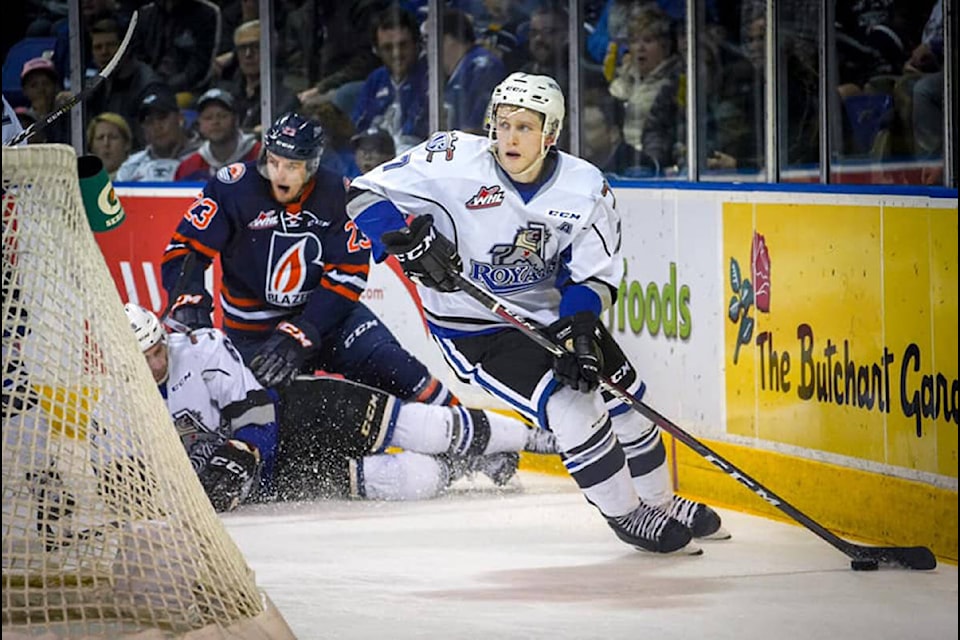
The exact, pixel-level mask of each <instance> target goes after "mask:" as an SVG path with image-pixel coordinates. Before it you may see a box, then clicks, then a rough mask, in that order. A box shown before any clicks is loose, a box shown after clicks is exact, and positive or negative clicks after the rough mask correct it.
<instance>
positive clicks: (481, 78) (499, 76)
mask: <svg viewBox="0 0 960 640" xmlns="http://www.w3.org/2000/svg"><path fill="white" fill-rule="evenodd" d="M442 22H443V24H442V26H441V27H442V28H441V38H442V39H441V43H440V48H441V58H442V64H443V71H444V74H445V75H446V78H447V83H446V86H445V87H444V90H443V107H444V114H443V115H444V116H445V118H444V122H443V128H445V129H459V130H461V131H466V132H468V133H477V134H483V131H484V119H485V117H486V110H487V102H489V97H490V95H491V94H492V93H493V88H494V87H495V86H497V84H498V83H499V82H500V81H501V80H503V79H504V78H505V77H506V75H507V73H506V69H505V68H504V66H503V63H502V62H501V61H500V59H499V58H498V57H497V56H495V55H494V54H492V53H490V52H489V51H488V50H487V49H485V48H484V47H483V46H481V45H479V44H477V42H476V35H475V33H474V31H473V24H472V23H471V22H470V18H469V17H468V16H467V15H466V14H465V13H463V12H462V11H457V10H455V9H447V10H446V11H445V12H444V14H443V21H442Z"/></svg>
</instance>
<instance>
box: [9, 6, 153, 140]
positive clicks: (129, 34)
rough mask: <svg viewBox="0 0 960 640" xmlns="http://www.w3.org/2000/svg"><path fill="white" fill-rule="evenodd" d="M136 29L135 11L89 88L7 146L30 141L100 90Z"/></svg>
mask: <svg viewBox="0 0 960 640" xmlns="http://www.w3.org/2000/svg"><path fill="white" fill-rule="evenodd" d="M136 28H137V12H136V11H134V12H133V15H132V16H130V25H129V26H128V27H127V32H126V33H125V34H124V36H123V40H122V41H121V42H120V46H119V47H118V48H117V52H116V53H114V54H113V57H112V58H110V62H108V63H107V66H105V67H104V68H103V70H102V71H101V72H100V73H98V74H97V75H96V76H95V77H94V78H93V80H92V81H91V82H90V84H89V85H88V86H87V88H86V89H84V90H83V91H80V92H78V93H75V94H73V95H72V96H70V98H68V99H67V100H66V101H65V102H64V103H63V104H62V105H60V106H59V107H57V108H56V109H54V110H53V111H51V112H50V113H48V114H47V115H45V116H43V117H42V118H41V119H40V120H38V121H36V122H34V123H33V124H32V125H30V126H29V127H27V128H26V129H24V130H23V131H21V132H20V133H18V134H17V135H16V136H14V137H13V138H11V139H10V142H8V143H7V146H10V147H14V146H16V145H18V144H20V143H21V142H23V141H24V140H29V139H30V138H32V137H33V136H34V135H36V134H38V133H40V132H41V131H43V130H44V129H46V128H47V127H49V126H50V125H51V124H53V123H54V122H56V121H57V120H59V119H60V117H61V116H62V115H63V114H65V113H66V112H68V111H70V109H73V108H74V107H75V106H77V105H78V104H80V103H81V102H83V101H84V100H86V99H87V98H89V97H90V96H92V95H93V94H94V93H95V92H96V91H97V89H99V88H100V85H101V84H103V81H104V80H106V79H107V78H109V77H110V74H111V73H113V70H114V69H116V68H117V65H118V64H120V60H122V59H123V56H124V54H125V53H126V52H127V47H128V46H129V45H130V41H131V40H132V39H133V32H134V31H135V30H136Z"/></svg>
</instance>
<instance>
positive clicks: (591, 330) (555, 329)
mask: <svg viewBox="0 0 960 640" xmlns="http://www.w3.org/2000/svg"><path fill="white" fill-rule="evenodd" d="M547 333H548V334H549V336H550V338H551V339H553V341H554V342H556V343H557V344H558V345H560V346H562V347H563V348H564V349H566V350H567V353H564V354H563V355H562V356H560V357H558V358H556V359H555V360H554V362H553V373H554V376H556V378H557V380H558V381H559V382H560V384H565V385H567V386H568V387H570V388H571V389H575V390H576V391H580V392H582V393H590V392H592V391H595V390H596V389H597V387H598V386H599V384H600V373H601V372H602V371H603V352H602V351H601V350H600V332H599V330H598V329H597V316H595V315H594V314H592V313H590V312H589V311H580V312H579V313H575V314H573V315H572V316H566V317H563V318H560V319H559V320H557V321H556V322H554V323H553V324H552V325H550V326H549V327H547Z"/></svg>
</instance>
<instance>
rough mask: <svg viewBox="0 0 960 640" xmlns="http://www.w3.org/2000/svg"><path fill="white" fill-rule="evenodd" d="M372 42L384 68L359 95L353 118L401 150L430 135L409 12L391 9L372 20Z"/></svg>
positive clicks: (416, 31)
mask: <svg viewBox="0 0 960 640" xmlns="http://www.w3.org/2000/svg"><path fill="white" fill-rule="evenodd" d="M373 31H374V40H375V42H376V49H375V51H376V52H377V55H378V56H379V57H380V59H381V60H382V61H383V66H382V67H379V68H377V69H375V70H374V71H373V72H372V73H371V74H370V75H369V76H367V79H366V80H365V81H364V83H363V86H362V87H361V88H360V91H359V93H358V95H357V99H356V102H355V104H354V107H353V112H352V114H351V119H352V120H353V125H354V127H355V128H356V130H358V131H363V130H365V129H369V128H371V127H379V128H381V129H384V130H386V131H387V132H389V133H390V135H391V136H392V137H393V139H394V143H395V145H396V147H397V148H398V149H399V150H401V151H403V150H405V149H407V148H409V147H412V146H414V145H416V144H419V143H420V142H422V141H423V140H425V139H426V137H427V135H428V134H429V133H430V131H429V127H430V123H429V113H428V106H427V88H428V87H427V85H428V73H427V63H426V60H425V59H424V58H423V56H421V55H420V28H419V25H417V22H416V18H414V17H413V15H412V14H410V13H407V12H403V11H401V10H398V9H397V8H395V7H394V8H392V9H389V10H387V11H384V12H382V13H380V14H378V15H377V17H376V18H375V19H374V28H373Z"/></svg>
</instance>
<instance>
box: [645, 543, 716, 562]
mask: <svg viewBox="0 0 960 640" xmlns="http://www.w3.org/2000/svg"><path fill="white" fill-rule="evenodd" d="M634 549H636V550H638V551H643V552H644V553H646V554H649V555H652V556H662V557H665V558H666V557H676V556H702V555H703V548H701V547H699V546H697V545H696V544H694V543H693V541H690V542H688V543H687V544H686V545H685V546H682V547H680V548H679V549H676V550H674V551H651V550H650V549H644V548H643V547H637V546H635V547H634Z"/></svg>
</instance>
